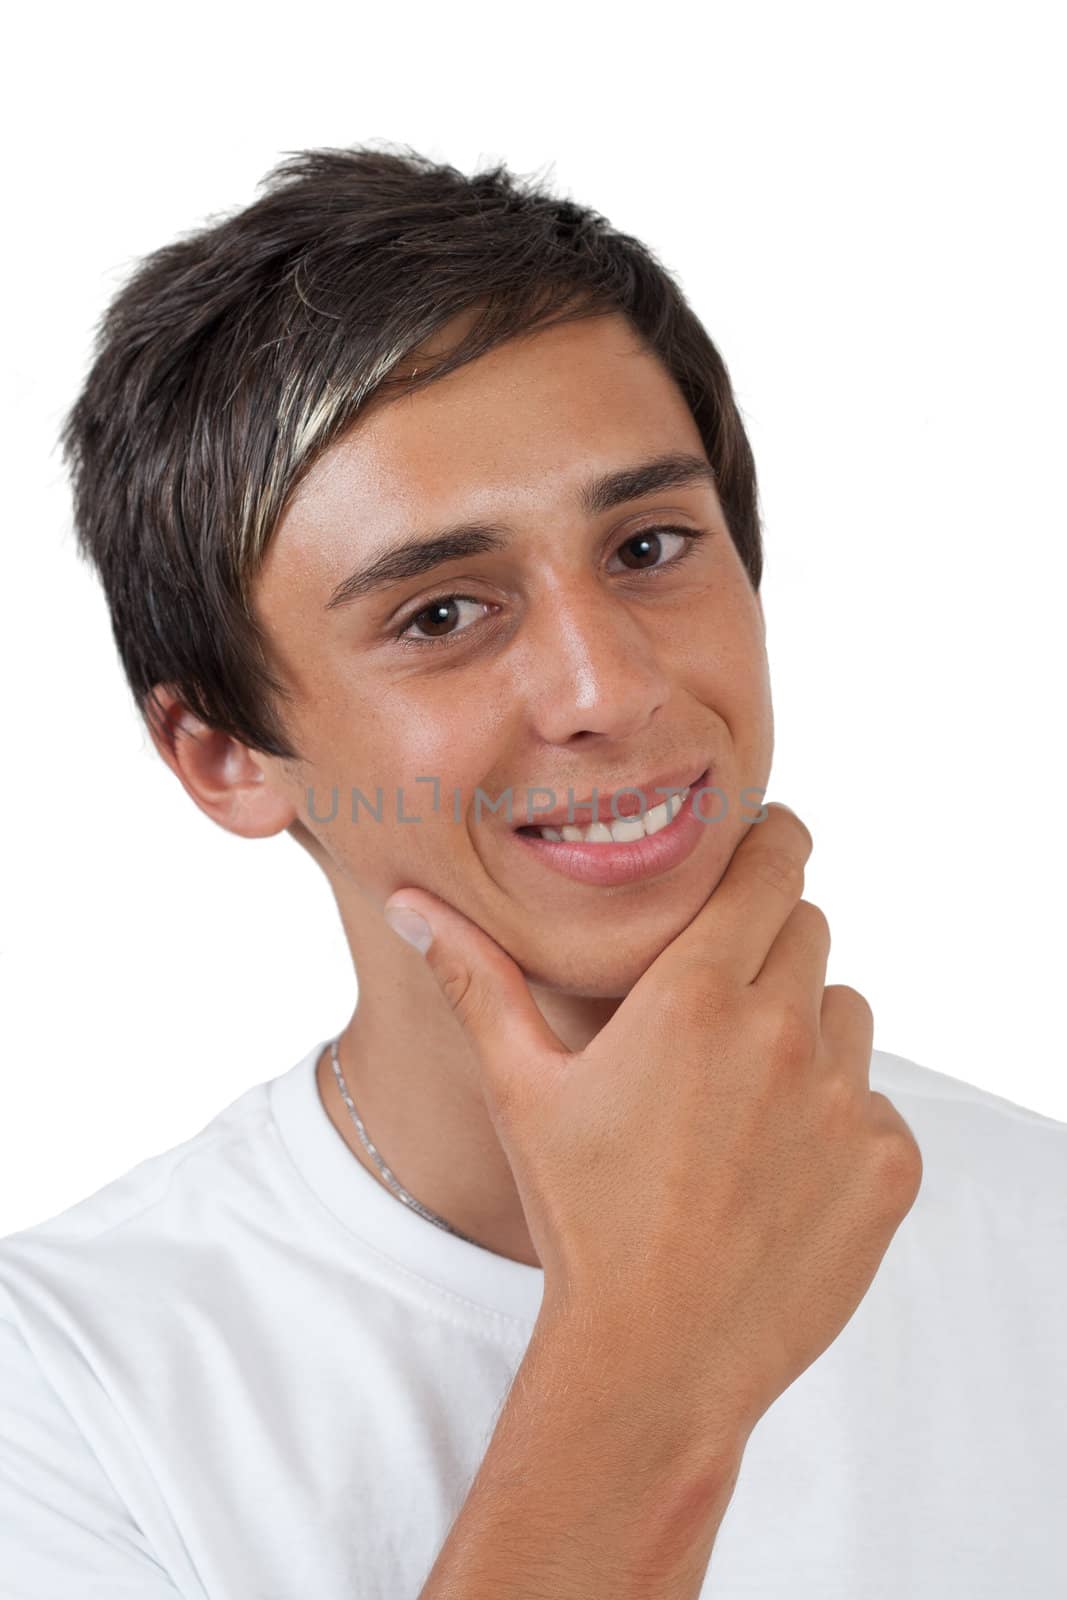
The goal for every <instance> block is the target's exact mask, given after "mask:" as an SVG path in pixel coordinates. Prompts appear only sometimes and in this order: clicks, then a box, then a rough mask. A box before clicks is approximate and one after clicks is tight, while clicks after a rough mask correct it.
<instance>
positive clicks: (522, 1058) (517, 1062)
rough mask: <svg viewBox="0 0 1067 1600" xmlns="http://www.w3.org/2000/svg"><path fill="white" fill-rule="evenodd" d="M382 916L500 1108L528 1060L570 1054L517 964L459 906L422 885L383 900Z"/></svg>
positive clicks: (527, 1069)
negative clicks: (433, 990) (417, 960)
mask: <svg viewBox="0 0 1067 1600" xmlns="http://www.w3.org/2000/svg"><path fill="white" fill-rule="evenodd" d="M384 915H385V920H386V922H388V924H389V926H390V927H391V928H392V929H393V931H394V933H398V934H399V935H400V937H401V938H402V939H405V940H406V941H407V942H408V943H409V944H412V945H414V947H415V948H416V949H417V950H419V951H421V953H422V954H423V955H424V956H425V959H426V962H427V964H428V966H429V967H430V970H431V971H432V973H433V975H434V977H435V978H436V980H437V983H438V985H439V987H440V989H441V992H442V994H443V995H444V997H445V999H446V1000H447V1001H448V1003H449V1005H450V1006H451V1008H452V1011H453V1014H454V1015H455V1017H456V1020H457V1021H458V1022H459V1024H460V1026H461V1027H462V1028H463V1030H464V1032H465V1033H466V1035H467V1037H468V1038H469V1039H470V1041H471V1043H472V1045H473V1046H474V1050H475V1053H476V1055H477V1056H478V1059H479V1062H480V1064H481V1068H482V1074H483V1078H484V1079H485V1080H486V1082H487V1086H488V1087H489V1088H490V1090H491V1091H492V1094H493V1097H494V1099H495V1101H496V1104H497V1106H498V1107H499V1108H500V1109H504V1108H505V1107H506V1106H507V1105H508V1104H509V1103H510V1101H511V1099H512V1096H513V1093H514V1090H515V1089H516V1088H517V1087H519V1086H520V1085H521V1084H522V1083H523V1082H524V1081H527V1080H528V1079H529V1077H530V1072H531V1068H532V1067H533V1066H534V1064H535V1063H539V1064H541V1065H544V1064H546V1063H547V1062H548V1060H549V1058H553V1059H558V1058H560V1057H562V1056H567V1055H569V1054H570V1052H569V1051H568V1050H567V1047H566V1045H564V1043H563V1042H562V1040H561V1039H559V1038H558V1037H557V1035H556V1034H555V1033H554V1032H553V1030H552V1029H551V1028H550V1027H549V1025H548V1023H547V1022H546V1021H545V1019H544V1017H543V1016H542V1014H541V1012H540V1010H539V1009H538V1007H537V1005H536V1003H535V1001H534V998H533V995H532V994H531V993H530V989H529V986H528V984H527V982H526V979H525V977H524V975H523V972H522V969H521V967H519V966H518V965H517V963H516V962H514V961H513V960H512V959H511V957H510V956H509V955H508V953H507V951H506V950H504V949H502V947H501V946H500V945H498V944H497V942H496V940H495V939H491V938H490V937H489V935H488V934H487V933H486V932H485V931H484V929H482V928H480V927H479V926H478V925H477V923H475V922H472V921H471V920H470V918H469V917H465V916H464V915H463V913H462V912H461V911H457V910H456V909H455V907H454V906H450V905H448V904H447V902H446V901H444V900H440V899H438V897H437V896H436V895H433V894H429V893H428V892H427V891H426V890H424V889H402V890H398V891H397V893H396V894H395V895H393V896H391V897H390V898H389V900H388V901H387V902H386V905H385V912H384ZM420 924H421V926H420Z"/></svg>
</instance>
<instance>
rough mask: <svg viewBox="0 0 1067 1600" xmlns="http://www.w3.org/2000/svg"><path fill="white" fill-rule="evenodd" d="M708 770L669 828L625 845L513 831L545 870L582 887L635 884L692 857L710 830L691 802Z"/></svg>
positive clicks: (632, 840) (701, 785) (704, 779)
mask: <svg viewBox="0 0 1067 1600" xmlns="http://www.w3.org/2000/svg"><path fill="white" fill-rule="evenodd" d="M710 772H711V768H710V767H709V768H708V769H707V771H706V772H703V773H701V775H700V777H699V778H697V779H696V780H695V781H694V782H693V784H692V786H691V788H690V790H689V793H688V794H687V795H686V797H685V804H684V805H683V806H682V808H681V810H680V811H679V812H678V813H677V815H676V816H674V817H672V818H671V821H670V822H668V824H667V826H666V827H665V828H661V829H660V830H659V832H658V833H653V834H651V835H648V836H646V837H645V838H643V839H631V840H630V841H629V843H627V844H585V843H583V842H582V841H580V840H576V841H575V842H574V843H573V844H572V843H569V842H568V841H567V840H559V839H542V838H541V836H540V835H539V834H536V833H514V834H513V835H512V837H513V838H515V839H518V841H519V843H520V844H522V845H525V847H526V848H527V849H528V850H531V851H533V852H534V854H535V855H536V856H537V857H538V859H539V860H540V861H542V862H543V864H544V865H545V866H546V867H552V868H553V869H554V870H555V871H556V872H562V873H563V874H564V876H566V877H568V878H577V880H578V882H579V883H595V884H612V883H634V882H636V881H637V880H638V879H639V878H653V877H656V876H657V875H658V874H659V873H661V872H668V871H669V870H670V868H671V867H676V866H677V865H678V863H679V862H680V861H684V860H685V859H686V857H687V856H690V855H692V853H693V851H694V850H695V849H696V847H697V844H698V843H699V841H700V838H701V835H702V834H703V833H704V832H705V831H706V829H707V824H708V819H706V818H704V819H702V818H700V817H698V816H696V815H695V813H694V811H693V801H694V798H695V796H696V794H697V792H698V790H700V789H701V788H702V787H703V786H704V785H705V784H706V783H707V782H708V776H709V774H710Z"/></svg>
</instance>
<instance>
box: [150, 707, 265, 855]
mask: <svg viewBox="0 0 1067 1600" xmlns="http://www.w3.org/2000/svg"><path fill="white" fill-rule="evenodd" d="M153 697H154V699H155V703H156V707H157V710H156V714H155V715H154V716H153V717H150V718H146V722H147V725H148V731H149V735H150V736H151V739H152V743H153V744H154V745H155V747H156V749H157V751H158V752H159V754H160V755H161V756H162V758H163V760H164V761H165V762H166V764H167V766H168V767H169V768H170V770H171V771H172V772H173V773H174V775H175V777H176V778H177V779H178V782H179V783H180V784H181V786H182V788H183V789H184V790H185V792H186V794H188V795H189V796H190V797H191V798H192V800H193V801H194V802H195V803H196V805H198V806H199V807H200V810H201V811H202V812H203V813H204V815H205V816H208V817H210V818H211V820H212V822H217V823H218V825H219V827H220V828H225V829H226V830H227V832H229V833H236V834H239V835H240V836H241V837H242V838H245V839H263V838H267V837H270V836H271V835H273V834H276V833H281V831H282V829H283V828H288V827H289V825H290V823H291V822H293V820H294V819H295V818H296V816H297V810H296V807H295V806H294V805H293V802H292V800H291V799H290V798H289V797H288V796H287V795H286V793H285V791H284V788H283V787H281V786H280V785H278V784H277V783H276V781H275V780H274V775H273V772H272V770H271V764H270V760H269V758H268V757H266V756H263V755H260V754H259V753H258V752H256V751H252V750H250V749H249V748H248V746H247V745H244V744H242V743H241V742H240V740H239V739H234V738H232V737H231V735H230V734H227V733H221V732H220V731H219V730H218V729H217V728H210V727H208V726H207V724H206V723H204V722H201V721H200V719H199V717H196V716H194V715H193V713H192V712H191V711H189V710H188V709H187V707H186V706H184V705H183V704H182V702H181V701H180V700H179V699H178V697H177V695H176V694H174V693H173V691H172V690H171V689H170V687H169V686H168V685H166V684H157V685H156V687H155V690H154V691H153Z"/></svg>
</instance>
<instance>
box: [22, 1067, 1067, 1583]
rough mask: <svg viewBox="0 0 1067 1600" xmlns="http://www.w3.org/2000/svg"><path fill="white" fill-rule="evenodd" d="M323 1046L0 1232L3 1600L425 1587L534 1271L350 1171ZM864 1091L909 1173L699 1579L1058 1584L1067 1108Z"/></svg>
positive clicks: (531, 1311) (519, 1335)
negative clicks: (917, 1186) (912, 1163)
mask: <svg viewBox="0 0 1067 1600" xmlns="http://www.w3.org/2000/svg"><path fill="white" fill-rule="evenodd" d="M326 1042H327V1041H325V1040H322V1041H320V1043H319V1044H317V1045H316V1046H315V1048H314V1049H313V1050H312V1051H310V1052H309V1054H308V1055H306V1056H305V1057H304V1059H303V1060H302V1061H299V1062H298V1063H297V1064H296V1065H295V1066H294V1067H292V1068H291V1069H290V1070H288V1071H285V1072H282V1073H281V1074H280V1075H279V1076H277V1077H275V1078H274V1079H272V1080H270V1081H268V1082H265V1083H260V1084H258V1085H256V1086H255V1087H253V1088H250V1089H248V1090H247V1091H246V1092H245V1093H244V1094H242V1095H241V1096H240V1097H239V1098H238V1099H237V1100H235V1101H234V1102H233V1103H232V1104H231V1105H230V1106H228V1107H227V1108H226V1109H225V1110H223V1111H221V1112H220V1113H219V1114H218V1115H217V1116H215V1117H214V1118H213V1119H212V1121H210V1122H209V1123H208V1124H207V1126H206V1127H204V1128H203V1129H202V1130H201V1131H200V1132H199V1133H198V1134H196V1135H195V1136H194V1137H192V1138H190V1139H187V1140H186V1141H185V1142H184V1143H182V1144H179V1145H177V1146H176V1147H175V1148H174V1149H172V1150H169V1151H166V1152H165V1153H163V1154H160V1155H157V1156H153V1157H151V1158H149V1159H148V1160H146V1161H143V1162H141V1163H140V1164H139V1165H137V1166H135V1167H134V1168H132V1169H131V1170H130V1171H129V1172H128V1173H126V1174H125V1176H123V1177H120V1178H118V1179H116V1180H115V1181H114V1182H111V1183H109V1184H106V1185H105V1186H104V1187H103V1188H102V1189H100V1190H99V1191H98V1192H97V1193H95V1194H93V1195H91V1196H89V1197H88V1198H86V1199H84V1200H82V1201H80V1202H79V1203H78V1204H76V1205H74V1206H71V1207H70V1208H68V1209H67V1210H66V1211H64V1212H61V1213H60V1214H59V1215H57V1216H55V1217H53V1218H50V1219H48V1220H47V1221H44V1222H41V1223H38V1224H36V1225H34V1226H32V1227H30V1228H26V1229H23V1230H22V1231H20V1232H18V1233H14V1234H9V1235H8V1236H7V1237H6V1238H5V1239H3V1240H0V1574H2V1575H3V1576H2V1578H0V1592H2V1594H3V1596H4V1597H5V1600H124V1597H125V1600H164V1597H167V1600H175V1596H182V1597H183V1600H204V1597H209V1600H309V1597H314V1600H417V1596H418V1595H419V1592H420V1590H421V1588H422V1586H423V1583H424V1581H425V1578H426V1576H427V1574H428V1572H429V1570H430V1568H431V1566H432V1565H433V1562H434V1559H435V1557H436V1554H437V1552H438V1550H439V1549H440V1546H441V1545H442V1544H443V1542H444V1540H445V1538H446V1536H447V1534H448V1531H449V1528H450V1527H451V1525H452V1523H453V1521H454V1520H455V1518H456V1516H457V1514H458V1513H459V1511H460V1508H461V1507H462V1504H463V1501H464V1499H465V1498H466V1494H467V1491H468V1489H469V1486H470V1482H471V1480H472V1479H473V1477H474V1474H475V1472H476V1470H477V1468H478V1465H479V1463H480V1461H481V1458H482V1456H483V1454H484V1452H485V1449H486V1446H487V1444H488V1442H489V1439H490V1436H491V1434H492V1432H493V1429H494V1427H495V1425H496V1421H497V1419H498V1417H499V1414H500V1409H501V1408H502V1406H503V1404H504V1401H505V1399H506V1396H507V1391H508V1387H509V1385H510V1383H511V1380H512V1378H513V1376H514V1374H515V1371H516V1369H517V1367H518V1365H519V1363H520V1361H521V1359H522V1356H523V1352H524V1350H525V1348H526V1344H527V1341H528V1339H529V1337H530V1333H531V1331H532V1329H533V1325H534V1322H535V1320H536V1317H537V1312H538V1308H539V1305H540V1301H541V1294H542V1287H543V1274H542V1272H541V1270H540V1269H539V1268H535V1267H529V1266H525V1265H523V1264H521V1263H519V1262H515V1261H510V1260H508V1259H506V1258H505V1257H503V1256H497V1255H494V1254H492V1253H491V1252H489V1251H487V1250H483V1249H482V1248H480V1247H479V1246H478V1245H474V1244H470V1243H467V1242H466V1241H465V1240H462V1239H459V1238H456V1237H455V1236H454V1235H452V1234H448V1233H446V1232H444V1230H443V1229H441V1228H438V1227H435V1226H434V1225H433V1224H432V1223H430V1222H427V1221H425V1220H424V1219H423V1218H421V1217H419V1216H418V1215H417V1214H416V1213H415V1212H413V1211H411V1210H410V1209H409V1208H408V1207H407V1206H405V1205H403V1204H402V1203H401V1202H400V1201H399V1200H397V1199H396V1198H395V1197H394V1196H393V1195H391V1194H390V1193H389V1192H388V1191H387V1190H386V1189H385V1188H383V1187H382V1186H381V1185H380V1184H379V1183H378V1182H377V1181H376V1180H375V1179H374V1178H373V1177H372V1176H371V1174H370V1173H369V1172H367V1171H366V1170H365V1169H364V1167H363V1166H362V1165H361V1164H360V1162H359V1161H358V1160H357V1159H356V1158H355V1156H354V1155H353V1154H352V1152H351V1150H350V1149H349V1148H348V1147H347V1145H346V1144H345V1142H344V1140H343V1139H342V1138H341V1136H340V1134H339V1133H338V1131H337V1129H336V1128H335V1127H334V1126H333V1124H332V1123H331V1122H330V1120H329V1118H328V1116H327V1114H326V1111H325V1109H324V1108H323V1106H322V1103H321V1101H320V1099H319V1095H318V1089H317V1085H316V1081H315V1063H316V1060H317V1058H318V1056H319V1054H320V1052H321V1051H322V1049H323V1048H324V1046H325V1044H326ZM871 1083H872V1086H873V1087H875V1088H880V1089H882V1090H883V1092H884V1093H886V1094H888V1096H889V1098H890V1099H891V1100H892V1101H893V1103H894V1105H896V1107H897V1109H898V1110H899V1111H900V1113H901V1115H902V1116H903V1117H904V1118H905V1120H906V1121H907V1122H908V1124H909V1126H910V1127H911V1129H912V1131H913V1133H914V1135H915V1137H916V1139H917V1141H918V1143H919V1146H920V1148H921V1150H922V1152H923V1159H924V1176H923V1185H922V1188H921V1190H920V1193H919V1197H918V1199H917V1200H916V1202H915V1204H914V1206H913V1207H912V1209H911V1211H910V1212H909V1213H908V1215H907V1217H906V1218H905V1219H904V1221H903V1223H902V1224H901V1225H900V1227H899V1229H898V1230H897V1232H896V1234H895V1235H894V1237H893V1240H892V1242H891V1244H890V1246H889V1250H888V1252H887V1254H886V1256H885V1258H884V1259H883V1261H882V1264H881V1266H880V1267H879V1270H878V1272H877V1274H876V1276H875V1279H874V1282H873V1284H872V1285H871V1287H870V1289H869V1290H868V1292H867V1294H866V1295H865V1297H864V1299H863V1300H862V1301H861V1303H860V1305H859V1307H858V1308H857V1310H856V1312H855V1313H854V1315H853V1316H852V1318H851V1319H850V1321H849V1322H848V1324H847V1325H846V1327H845V1328H844V1330H843V1331H842V1332H841V1334H839V1336H838V1337H837V1339H835V1340H834V1342H833V1343H832V1344H831V1345H830V1347H829V1349H828V1350H826V1351H825V1352H824V1353H823V1354H822V1355H821V1356H820V1357H819V1359H818V1360H817V1361H816V1362H815V1363H814V1364H813V1365H812V1366H811V1367H809V1368H808V1369H807V1371H806V1372H804V1373H803V1374H802V1375H801V1376H800V1377H799V1378H798V1379H797V1380H796V1381H795V1382H794V1383H793V1384H792V1385H791V1386H790V1387H789V1388H788V1389H787V1390H786V1391H785V1393H784V1394H783V1395H781V1396H780V1397H779V1399H778V1400H777V1401H776V1402H775V1403H774V1405H773V1406H771V1408H770V1410H769V1411H767V1412H766V1413H765V1414H764V1416H763V1417H762V1418H761V1419H760V1421H759V1423H758V1424H757V1426H756V1429H755V1431H754V1432H753V1433H752V1435H751V1437H750V1439H749V1441H748V1445H747V1448H746V1450H745V1454H744V1458H743V1461H742V1465H741V1472H740V1477H739V1479H738V1483H737V1487H736V1489H735V1492H734V1495H733V1498H732V1500H731V1502H730V1504H729V1507H728V1509H727V1512H726V1516H725V1519H724V1521H723V1523H722V1526H721V1528H720V1530H719V1534H718V1537H717V1540H716V1544H715V1548H714V1551H713V1554H712V1559H711V1564H710V1566H709V1568H708V1573H707V1577H706V1580H705V1585H704V1589H703V1593H704V1595H706V1596H707V1597H708V1600H712V1597H714V1600H740V1597H742V1596H745V1597H749V1600H750V1597H752V1596H761V1597H768V1600H769V1597H778V1596H781V1597H782V1600H786V1597H788V1600H876V1597H877V1600H903V1597H907V1600H954V1597H959V1600H980V1597H986V1596H988V1597H990V1600H993V1597H995V1600H1005V1597H1006V1596H1011V1597H1012V1600H1015V1597H1019V1600H1053V1597H1059V1596H1064V1595H1067V1532H1065V1524H1064V1520H1063V1513H1064V1511H1065V1510H1067V1123H1062V1122H1058V1121H1053V1120H1052V1119H1050V1118H1047V1117H1044V1116H1041V1115H1039V1114H1038V1113H1036V1112H1033V1111H1029V1110H1026V1109H1023V1108H1022V1107H1019V1106H1016V1105H1013V1104H1011V1103H1010V1102H1009V1101H1007V1100H1004V1099H1001V1098H999V1097H997V1096H995V1095H992V1094H989V1093H986V1092H985V1091H983V1090H981V1089H978V1088H976V1087H974V1086H972V1085H969V1084H966V1083H963V1082H960V1081H958V1080H956V1079H953V1078H949V1077H946V1076H944V1075H942V1074H940V1073H937V1072H931V1071H929V1070H927V1069H925V1068H923V1067H919V1066H916V1065H915V1064H913V1063H912V1062H909V1061H905V1060H903V1059H902V1058H901V1057H899V1056H893V1055H889V1054H887V1053H885V1052H882V1051H875V1052H874V1055H873V1058H872V1063H871ZM634 1303H635V1311H636V1314H638V1315H639V1314H640V1305H641V1291H640V1285H635V1286H634Z"/></svg>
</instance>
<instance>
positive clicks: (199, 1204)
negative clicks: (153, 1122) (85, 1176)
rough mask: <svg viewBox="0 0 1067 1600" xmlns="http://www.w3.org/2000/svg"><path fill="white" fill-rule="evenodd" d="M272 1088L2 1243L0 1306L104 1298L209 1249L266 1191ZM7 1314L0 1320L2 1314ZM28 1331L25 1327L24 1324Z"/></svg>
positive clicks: (254, 1091) (260, 1088) (249, 1094)
mask: <svg viewBox="0 0 1067 1600" xmlns="http://www.w3.org/2000/svg"><path fill="white" fill-rule="evenodd" d="M268 1089H269V1084H267V1083H260V1084H256V1085H255V1086H254V1087H252V1088H250V1089H247V1090H245V1091H244V1092H243V1093H242V1094H241V1095H240V1096H238V1098H237V1099H236V1100H234V1101H233V1102H232V1103H231V1104H230V1105H228V1106H226V1107H225V1108H224V1109H223V1110H221V1111H219V1112H218V1113H217V1114H216V1115H215V1116H214V1117H212V1118H211V1120H210V1121H209V1122H208V1123H206V1124H205V1126H204V1127H202V1128H201V1129H200V1130H199V1131H198V1132H197V1133H195V1134H193V1135H192V1136H191V1137H190V1138H187V1139H184V1140H182V1141H181V1142H180V1143H178V1144H175V1145H173V1146H171V1147H170V1148H169V1149H167V1150H163V1151H160V1152H159V1153H157V1154H154V1155H151V1156H148V1157H147V1158H146V1159H145V1160H143V1161H140V1162H138V1163H137V1165H136V1166H134V1167H131V1168H130V1169H129V1170H128V1171H127V1172H124V1173H122V1174H121V1175H119V1176H117V1177H115V1178H113V1179H111V1180H110V1181H109V1182H108V1183H105V1184H104V1185H103V1186H102V1187H101V1188H99V1189H97V1190H96V1191H94V1192H93V1193H92V1194H89V1195H86V1196H85V1197H84V1198H83V1199H81V1200H78V1201H76V1202H75V1203H74V1204H73V1205H70V1206H67V1207H66V1208H65V1209H64V1210H62V1211H59V1212H57V1213H56V1214H55V1215H54V1216H50V1217H46V1218H44V1219H43V1220H42V1221H40V1222H36V1223H34V1224H32V1225H31V1226H29V1227H26V1228H22V1229H19V1230H18V1231H16V1232H14V1233H9V1234H7V1235H6V1236H4V1237H2V1238H0V1304H2V1302H3V1296H4V1293H5V1291H6V1294H7V1296H8V1303H9V1305H10V1304H14V1305H16V1306H19V1307H20V1308H21V1309H22V1310H23V1311H24V1313H27V1314H29V1311H30V1308H31V1307H34V1306H43V1305H44V1303H45V1302H48V1301H52V1302H53V1303H54V1304H57V1305H58V1304H62V1303H66V1302H67V1300H68V1296H71V1295H76V1294H77V1293H78V1292H79V1291H84V1296H83V1297H84V1298H86V1299H87V1300H88V1301H90V1302H91V1301H94V1300H97V1299H100V1298H101V1297H102V1298H104V1299H106V1298H107V1296H106V1295H102V1291H103V1286H104V1284H105V1283H106V1282H107V1281H109V1280H110V1278H111V1275H112V1269H113V1268H114V1271H115V1273H116V1274H117V1275H118V1276H119V1277H120V1278H121V1279H124V1280H126V1279H128V1280H130V1281H133V1280H134V1279H136V1280H137V1281H138V1284H139V1286H140V1288H141V1289H144V1290H146V1289H147V1286H148V1281H149V1280H151V1279H152V1278H153V1277H160V1278H161V1277H162V1276H163V1275H164V1264H165V1262H166V1261H167V1260H169V1259H184V1258H186V1257H187V1255H188V1247H189V1245H190V1244H191V1243H193V1242H194V1240H195V1239H196V1238H202V1239H203V1240H204V1241H206V1242H207V1243H208V1244H210V1241H211V1238H212V1234H213V1227H214V1222H213V1219H215V1218H217V1217H218V1216H219V1215H221V1214H222V1213H224V1212H227V1211H232V1210H234V1209H237V1210H242V1211H247V1210H248V1208H249V1196H250V1192H254V1191H255V1190H256V1188H257V1187H258V1188H259V1189H260V1190H262V1189H263V1188H264V1187H265V1185H266V1182H267V1180H266V1178H265V1176H264V1172H265V1161H266V1156H265V1147H264V1137H263V1136H264V1135H265V1134H267V1133H268V1130H269V1129H270V1127H271V1126H272V1118H271V1110H270V1101H269V1093H268ZM2 1314H3V1313H2V1312H0V1315H2ZM23 1331H24V1332H28V1328H27V1327H26V1326H25V1324H24V1325H23Z"/></svg>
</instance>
